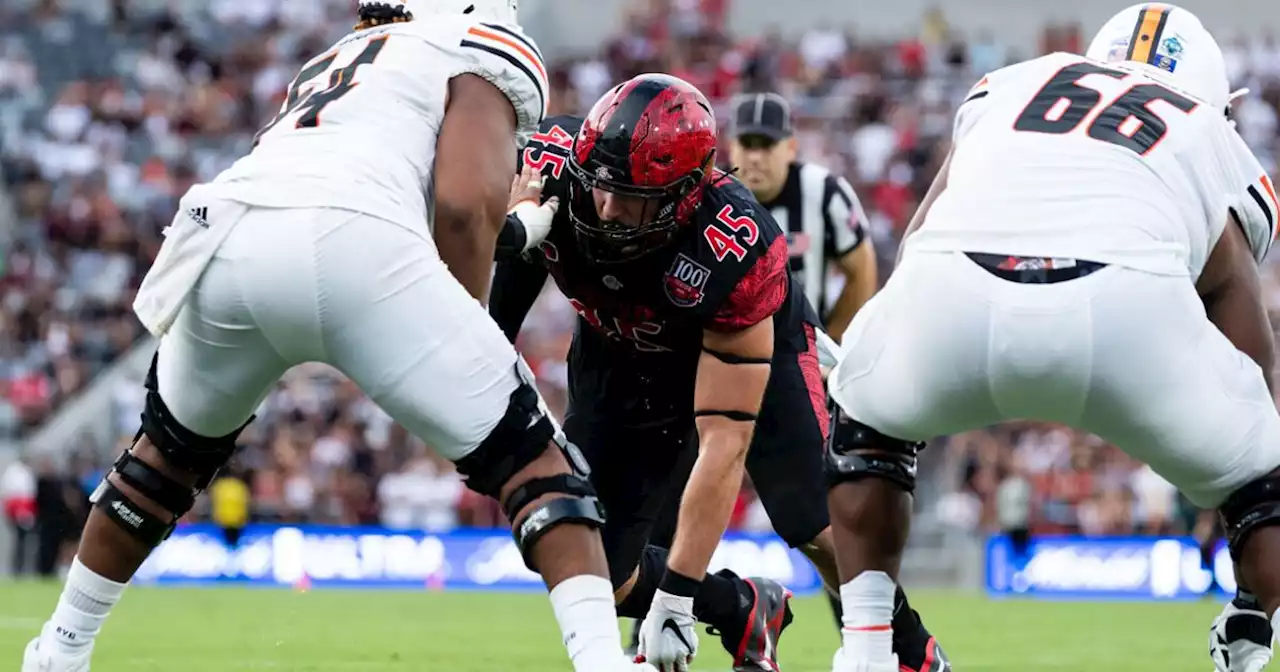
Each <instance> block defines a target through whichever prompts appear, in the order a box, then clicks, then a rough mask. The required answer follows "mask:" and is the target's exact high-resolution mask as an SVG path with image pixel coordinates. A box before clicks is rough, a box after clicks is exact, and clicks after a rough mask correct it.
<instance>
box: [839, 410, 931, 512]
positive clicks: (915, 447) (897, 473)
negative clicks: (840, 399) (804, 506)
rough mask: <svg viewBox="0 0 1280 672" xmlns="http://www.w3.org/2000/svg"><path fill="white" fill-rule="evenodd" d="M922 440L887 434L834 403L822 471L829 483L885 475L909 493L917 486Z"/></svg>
mask: <svg viewBox="0 0 1280 672" xmlns="http://www.w3.org/2000/svg"><path fill="white" fill-rule="evenodd" d="M923 448H924V442H922V441H903V440H902V439H895V438H893V437H889V436H885V435H884V434H881V433H880V432H878V431H876V430H874V429H872V428H871V427H868V426H866V425H864V424H862V423H861V422H858V421H857V420H854V419H853V418H851V417H849V415H848V414H847V413H845V412H844V410H843V409H841V408H840V405H839V404H836V403H835V402H834V401H833V402H831V431H830V432H828V436H827V450H826V457H825V459H824V460H823V471H824V472H825V473H826V476H827V486H828V487H831V488H834V487H835V486H837V485H839V484H841V483H847V482H849V481H857V480H861V479H863V478H882V479H885V480H887V481H889V482H891V483H894V484H896V485H898V486H899V487H901V488H902V489H903V490H906V491H907V492H914V491H915V489H916V455H917V454H919V452H920V450H921V449H923Z"/></svg>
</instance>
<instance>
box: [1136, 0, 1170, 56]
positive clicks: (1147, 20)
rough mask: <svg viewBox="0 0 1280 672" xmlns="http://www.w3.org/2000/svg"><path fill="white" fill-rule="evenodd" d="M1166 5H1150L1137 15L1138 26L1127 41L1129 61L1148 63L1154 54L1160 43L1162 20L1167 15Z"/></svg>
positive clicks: (1167, 7) (1167, 8)
mask: <svg viewBox="0 0 1280 672" xmlns="http://www.w3.org/2000/svg"><path fill="white" fill-rule="evenodd" d="M1169 9H1170V7H1169V6H1168V5H1159V4H1151V5H1147V6H1146V7H1145V8H1143V10H1142V13H1141V14H1140V15H1138V25H1137V27H1136V29H1135V30H1134V32H1133V37H1132V38H1131V39H1130V40H1129V58H1128V60H1130V61H1138V62H1139V63H1150V62H1151V55H1152V54H1153V53H1155V49H1156V43H1157V42H1159V41H1160V32H1161V31H1160V29H1161V28H1162V26H1161V24H1162V23H1163V21H1164V18H1165V16H1166V15H1168V13H1169Z"/></svg>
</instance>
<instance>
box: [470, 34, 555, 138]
mask: <svg viewBox="0 0 1280 672" xmlns="http://www.w3.org/2000/svg"><path fill="white" fill-rule="evenodd" d="M459 48H460V50H461V52H462V53H463V54H464V55H465V57H466V64H465V65H464V66H463V67H462V68H460V69H459V70H458V71H457V72H456V73H455V74H462V73H466V72H469V73H472V74H476V75H479V76H481V77H484V78H485V79H486V80H488V81H489V82H491V83H492V84H493V85H494V86H496V87H498V89H499V90H500V91H502V92H503V93H504V94H506V95H507V98H509V99H510V100H511V104H512V106H514V107H515V109H516V119H517V125H518V128H519V130H518V132H517V141H518V143H519V145H520V146H524V144H525V143H526V142H528V140H529V136H530V135H531V134H532V133H533V132H534V129H535V128H536V127H537V125H538V123H539V122H540V121H542V118H543V116H545V115H546V113H547V96H548V95H549V93H550V90H551V87H550V84H549V83H548V81H547V69H546V66H545V65H544V64H543V59H542V52H541V51H539V50H538V46H537V44H535V43H534V41H533V38H530V37H528V36H527V35H525V34H524V32H523V31H521V30H520V28H519V26H515V25H510V24H501V23H479V22H476V23H471V24H469V25H467V27H466V29H465V30H464V32H463V33H462V36H461V40H460V42H459Z"/></svg>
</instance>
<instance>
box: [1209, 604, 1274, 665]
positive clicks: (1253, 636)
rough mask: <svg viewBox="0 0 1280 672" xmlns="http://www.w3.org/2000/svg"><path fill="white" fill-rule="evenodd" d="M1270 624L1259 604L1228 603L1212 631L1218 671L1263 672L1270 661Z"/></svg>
mask: <svg viewBox="0 0 1280 672" xmlns="http://www.w3.org/2000/svg"><path fill="white" fill-rule="evenodd" d="M1271 637H1272V632H1271V621H1270V620H1269V619H1268V618H1267V615H1266V613H1265V612H1263V611H1262V609H1261V608H1260V607H1258V606H1257V605H1256V604H1250V603H1248V602H1243V601H1242V600H1241V599H1240V598H1236V599H1234V600H1232V601H1231V602H1228V603H1227V606H1226V607H1224V608H1223V609H1222V613H1221V614H1219V615H1218V617H1217V618H1216V619H1214V621H1213V627H1212V629H1210V631H1209V656H1210V657H1211V658H1212V659H1213V667H1214V669H1215V670H1216V672H1262V670H1263V668H1265V667H1266V666H1267V663H1269V662H1271Z"/></svg>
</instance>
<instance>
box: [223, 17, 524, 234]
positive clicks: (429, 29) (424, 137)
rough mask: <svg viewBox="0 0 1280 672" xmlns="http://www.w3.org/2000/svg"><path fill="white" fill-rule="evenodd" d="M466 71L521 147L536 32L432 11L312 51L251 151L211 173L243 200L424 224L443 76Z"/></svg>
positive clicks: (445, 79) (442, 102)
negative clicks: (493, 94) (491, 94)
mask: <svg viewBox="0 0 1280 672" xmlns="http://www.w3.org/2000/svg"><path fill="white" fill-rule="evenodd" d="M466 73H470V74H475V75H478V76H480V77H483V78H484V79H486V80H488V81H489V82H491V83H492V84H493V85H494V86H496V87H497V88H498V89H499V90H501V91H502V92H503V93H505V94H506V96H507V98H508V99H510V101H511V105H512V106H513V107H514V108H515V111H516V131H517V143H518V144H519V145H521V146H523V144H524V143H525V142H527V141H528V139H529V135H530V134H532V133H533V132H534V131H535V130H536V129H537V126H538V123H539V122H540V121H542V117H543V115H544V114H545V111H546V104H547V91H548V86H547V80H546V69H545V67H544V65H543V62H542V56H541V53H540V52H539V51H538V48H537V46H536V45H535V43H534V42H533V41H532V40H530V39H529V38H528V37H526V36H525V35H524V34H523V33H522V32H521V30H520V28H519V27H517V26H515V25H510V24H499V23H484V22H480V21H477V20H476V19H474V18H471V17H468V16H464V15H457V16H449V15H433V16H431V17H430V20H429V21H428V20H416V21H409V22H405V23H392V24H387V25H384V26H379V27H376V28H370V29H367V30H360V31H356V32H354V33H352V34H350V35H348V36H346V37H344V38H343V39H341V40H339V41H338V42H337V43H336V44H334V45H333V46H332V47H330V48H329V49H328V50H327V51H325V52H324V53H322V54H320V55H319V56H316V57H315V58H313V59H311V60H310V61H309V62H308V63H307V64H306V65H305V66H304V67H303V68H302V70H301V71H300V72H299V73H298V76H297V77H296V78H295V79H294V80H293V83H292V84H291V85H290V86H289V90H288V96H287V98H286V100H285V101H284V103H283V104H282V105H281V107H280V112H279V114H278V115H276V117H275V118H274V119H273V120H271V121H270V122H269V123H268V124H267V125H266V126H265V127H264V128H263V129H262V130H260V131H259V132H258V134H257V136H256V137H255V139H254V149H253V152H252V153H250V154H249V155H248V156H245V157H244V158H242V159H240V160H239V161H237V162H236V163H235V164H234V165H233V166H231V167H230V168H229V169H228V170H227V171H225V172H224V173H222V174H221V175H219V176H218V178H217V179H216V180H215V181H214V183H215V184H217V185H218V187H219V189H218V190H219V193H220V194H222V195H223V196H224V197H227V198H231V199H233V200H236V201H239V202H242V203H247V204H250V205H258V206H267V207H329V208H339V209H343V210H350V211H355V212H362V213H365V214H368V215H373V216H375V217H379V218H381V219H385V220H388V221H392V222H396V223H401V224H403V225H407V226H411V227H416V228H421V227H423V226H424V224H425V225H429V224H430V221H431V219H430V213H431V211H432V207H431V203H430V202H429V200H428V199H429V198H430V193H431V191H430V187H431V182H432V180H431V176H432V167H433V165H434V164H435V150H436V135H437V132H438V131H439V129H440V124H441V123H442V122H443V120H444V113H445V104H446V97H447V94H448V91H449V80H450V79H452V78H453V77H455V76H458V75H461V74H466ZM514 150H515V148H514V147H513V151H514Z"/></svg>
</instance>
